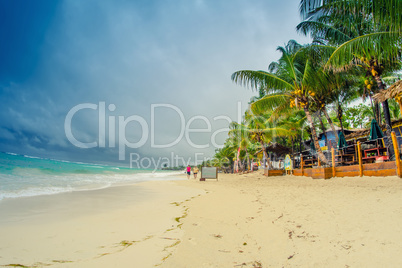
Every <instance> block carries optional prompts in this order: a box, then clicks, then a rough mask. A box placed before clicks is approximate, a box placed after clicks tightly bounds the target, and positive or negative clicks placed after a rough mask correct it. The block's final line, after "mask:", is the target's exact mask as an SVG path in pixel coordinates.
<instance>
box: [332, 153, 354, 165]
mask: <svg viewBox="0 0 402 268" xmlns="http://www.w3.org/2000/svg"><path fill="white" fill-rule="evenodd" d="M335 161H336V162H338V163H341V164H346V165H351V164H354V163H356V160H355V155H354V154H340V155H336V156H335Z"/></svg>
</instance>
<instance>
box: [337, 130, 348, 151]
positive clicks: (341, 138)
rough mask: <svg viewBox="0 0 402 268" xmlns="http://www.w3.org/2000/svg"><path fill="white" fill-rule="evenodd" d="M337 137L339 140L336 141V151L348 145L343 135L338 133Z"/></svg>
mask: <svg viewBox="0 0 402 268" xmlns="http://www.w3.org/2000/svg"><path fill="white" fill-rule="evenodd" d="M338 137H339V139H338V140H339V141H338V149H342V148H344V147H346V146H348V144H347V143H346V139H345V135H343V132H342V131H341V132H339V135H338Z"/></svg>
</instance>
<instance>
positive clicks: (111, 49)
mask: <svg viewBox="0 0 402 268" xmlns="http://www.w3.org/2000/svg"><path fill="white" fill-rule="evenodd" d="M17 3H18V2H17ZM38 3H39V4H38V5H36V6H33V7H31V9H32V11H34V12H33V13H35V14H37V15H35V16H31V17H30V20H31V21H32V23H31V24H29V27H28V28H27V30H28V32H25V31H23V29H22V24H24V23H25V24H26V22H18V21H15V20H14V19H13V18H11V17H5V19H4V20H6V22H8V23H9V24H8V25H10V27H11V28H12V29H13V31H11V32H12V34H13V36H14V38H11V39H10V42H14V43H15V45H13V44H8V45H7V46H5V45H2V48H3V50H2V51H3V52H2V53H6V52H7V53H8V54H7V55H8V56H7V61H6V62H9V64H10V66H12V67H10V68H9V69H8V71H7V72H6V71H5V72H3V74H4V75H3V76H1V85H0V86H1V89H0V90H1V91H0V96H1V99H2V101H3V105H2V106H1V107H0V111H1V115H0V116H1V123H0V130H1V133H0V150H2V151H11V152H16V153H23V154H35V155H40V156H51V157H56V158H57V156H59V158H66V159H76V160H82V161H83V160H88V161H89V160H91V161H106V162H116V161H118V157H119V146H118V145H119V143H121V142H122V141H123V140H122V139H119V137H120V138H124V139H125V140H126V141H127V143H132V144H133V143H137V142H139V141H141V140H142V139H143V140H145V142H144V144H143V145H142V146H139V147H138V148H127V147H125V159H126V160H125V162H124V163H125V164H127V161H128V160H127V159H128V158H129V153H133V152H135V153H138V154H140V155H141V156H147V157H159V156H170V155H171V154H172V153H174V154H175V155H180V156H182V157H183V158H189V157H192V160H194V154H195V153H202V154H203V155H204V156H211V155H212V154H213V152H214V150H215V146H214V142H212V139H211V136H212V134H213V133H214V132H216V131H219V130H222V132H221V133H219V134H217V135H216V136H215V137H214V138H216V139H215V140H214V141H216V143H218V145H221V144H223V142H224V140H225V138H226V134H225V133H224V130H225V128H227V126H228V124H229V123H228V120H227V119H225V118H230V119H231V120H237V117H238V114H239V111H238V110H239V108H238V107H239V104H238V103H240V105H241V111H240V113H242V112H243V111H244V109H246V108H247V102H248V101H249V99H250V97H251V96H252V95H253V94H255V92H251V91H250V90H247V89H245V88H242V87H240V86H238V85H235V84H233V83H232V82H231V80H230V76H231V74H232V73H233V72H234V71H237V70H241V69H255V70H258V69H266V68H267V66H268V64H269V63H270V62H271V61H274V60H276V59H277V57H278V54H277V52H276V51H275V49H276V47H277V46H278V45H283V44H284V43H286V42H287V41H288V40H289V39H293V38H297V39H298V40H306V39H302V38H298V37H297V35H296V33H295V31H294V28H295V26H296V24H297V23H298V22H299V19H298V18H299V17H298V13H297V9H298V1H295V0H289V1H282V2H278V1H251V2H250V1H241V0H238V1H179V0H177V1H173V2H172V1H156V0H155V1H60V2H54V3H53V5H51V7H48V6H47V5H46V2H38ZM21 8H22V7H21V5H18V4H13V3H12V1H10V3H9V4H8V5H6V6H5V7H4V9H3V11H2V12H6V11H5V10H7V9H9V10H13V12H14V13H15V12H17V11H18V10H20V9H21ZM16 10H17V11H16ZM40 14H43V16H41V15H40ZM8 32H10V30H8ZM0 33H1V34H2V35H4V34H5V31H1V32H0ZM34 33H37V34H36V35H35V38H31V36H32V35H34ZM17 37H18V38H17ZM20 40H25V41H24V42H25V43H26V44H25V45H22V44H20V42H21V41H20ZM21 46H25V47H30V49H22V50H21V49H20V48H21ZM5 50H6V52H4V51H5ZM13 55H14V56H13ZM24 66H25V67H24ZM3 67H4V66H3ZM82 104H87V105H92V107H96V109H90V108H86V109H81V110H79V111H77V113H75V114H74V117H73V118H72V124H71V133H73V135H74V138H75V139H77V140H78V141H80V142H83V143H91V142H97V146H95V147H93V148H89V149H82V148H78V147H76V146H74V145H73V144H72V143H71V141H69V140H68V139H67V137H66V132H65V119H66V116H67V115H68V114H69V112H71V109H74V107H77V105H82ZM157 104H160V105H161V106H159V107H157V108H154V110H152V105H157ZM102 105H104V106H105V111H104V113H102V111H101V109H100V108H101V107H102ZM109 105H111V106H109ZM109 108H111V109H109ZM152 111H153V112H154V117H153V118H151V113H152ZM100 112H101V113H100ZM103 116H104V120H103V119H102V117H103ZM130 116H131V117H132V119H133V120H132V121H131V122H128V121H124V120H128V118H130ZM219 116H220V117H219ZM99 117H101V119H99ZM142 119H143V121H144V122H145V123H146V126H147V128H148V130H145V129H144V128H143V126H144V125H141V122H143V121H141V120H142ZM183 119H184V125H183ZM100 120H101V121H100ZM110 120H112V121H110ZM119 120H122V121H119ZM152 120H154V121H153V122H154V129H155V132H154V133H152V131H151V123H152ZM100 122H101V123H100ZM103 122H104V128H103V130H102V129H101V130H100V129H99V124H101V125H102V124H103ZM121 122H126V123H127V126H126V127H124V128H122V125H121ZM113 123H114V124H113ZM208 124H210V131H208V128H209V126H208ZM186 125H187V126H188V127H189V128H191V129H195V128H200V129H204V130H205V132H201V133H190V134H188V135H187V136H186V135H184V134H183V132H182V129H183V127H185V126H186ZM123 130H125V131H124V133H123ZM103 131H104V132H105V137H104V141H105V144H104V147H103V146H99V145H102V143H103V141H102V140H103V136H102V135H103V134H102V132H103ZM147 131H148V133H146V132H147ZM109 134H111V135H112V136H113V135H114V136H115V137H114V139H113V137H112V138H111V137H110V135H109ZM122 135H123V136H122ZM151 135H153V139H154V143H155V144H159V145H161V144H165V145H166V144H169V143H172V142H173V141H175V140H177V139H179V140H178V142H177V143H176V144H174V146H170V147H168V148H151V147H155V146H151V145H152V136H151ZM181 135H182V136H181ZM194 144H195V145H200V146H201V147H205V148H197V146H196V147H195V146H194ZM113 145H114V146H113ZM206 145H208V146H207V147H206ZM215 145H216V144H215ZM156 147H158V146H156ZM159 147H161V146H159Z"/></svg>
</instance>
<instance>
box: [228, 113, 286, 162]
mask: <svg viewBox="0 0 402 268" xmlns="http://www.w3.org/2000/svg"><path fill="white" fill-rule="evenodd" d="M270 119H271V115H270V114H269V113H263V114H260V115H256V114H254V113H253V112H252V111H251V110H250V109H249V110H246V112H245V115H244V121H243V122H242V123H241V124H239V123H236V122H232V123H231V124H230V129H231V130H230V131H229V136H230V137H234V138H237V139H238V140H239V147H240V148H241V149H244V150H246V154H247V155H248V152H249V151H250V148H254V147H255V146H254V147H253V145H254V144H255V143H257V144H258V147H259V148H261V149H262V151H263V154H264V157H265V159H268V155H267V153H266V151H265V144H267V143H268V142H269V141H271V140H272V139H273V138H274V137H276V136H291V135H293V134H292V132H290V131H288V130H287V129H286V128H281V127H279V126H277V125H276V124H274V123H272V121H271V120H270Z"/></svg>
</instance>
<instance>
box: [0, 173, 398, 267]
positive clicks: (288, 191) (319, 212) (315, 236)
mask: <svg viewBox="0 0 402 268" xmlns="http://www.w3.org/2000/svg"><path fill="white" fill-rule="evenodd" d="M139 192H140V193H141V194H139V195H138V193H139ZM134 193H137V195H134ZM30 200H31V201H30ZM33 200H35V201H33ZM14 201H15V202H14V204H4V202H3V204H1V205H0V212H1V213H2V215H6V214H7V213H8V214H7V215H8V216H7V217H8V219H9V220H8V221H6V220H4V217H2V220H1V221H0V224H1V228H0V237H1V240H0V265H3V266H6V267H7V265H11V264H12V265H21V266H23V265H24V266H28V267H32V266H37V267H43V266H47V265H51V267H155V266H158V267H400V266H402V259H401V258H400V257H399V254H400V252H401V251H402V180H401V179H400V178H397V177H384V178H380V177H362V178H332V179H329V180H313V179H311V178H306V177H294V176H283V177H265V176H263V175H262V173H261V172H256V173H250V174H245V175H232V174H231V175H227V174H219V180H218V181H216V180H207V181H205V182H200V181H195V180H193V179H192V180H189V181H169V182H166V181H165V182H162V181H157V182H147V183H141V184H138V185H133V186H125V187H114V188H109V189H104V190H99V191H91V192H75V193H71V194H61V195H54V196H43V197H36V198H32V199H30V198H26V199H21V200H18V201H16V200H14ZM10 203H11V201H10ZM4 207H7V208H12V209H13V211H14V212H13V213H11V211H10V210H8V212H7V210H6V209H5V208H4ZM16 208H19V212H18V213H17V212H15V211H16V210H15V209H16ZM24 211H25V212H24ZM4 213H6V214H4ZM27 215H31V216H30V217H26V216H27Z"/></svg>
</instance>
